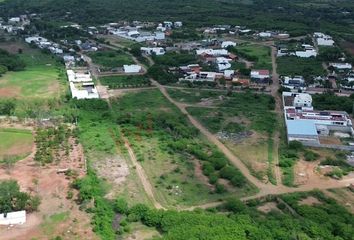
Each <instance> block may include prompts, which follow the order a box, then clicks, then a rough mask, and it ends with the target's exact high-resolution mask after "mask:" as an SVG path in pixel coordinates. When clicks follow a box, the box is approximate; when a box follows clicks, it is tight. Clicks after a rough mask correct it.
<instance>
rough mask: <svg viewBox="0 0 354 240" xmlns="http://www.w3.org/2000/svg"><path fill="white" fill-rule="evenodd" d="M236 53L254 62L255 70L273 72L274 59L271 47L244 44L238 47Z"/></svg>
mask: <svg viewBox="0 0 354 240" xmlns="http://www.w3.org/2000/svg"><path fill="white" fill-rule="evenodd" d="M236 51H237V52H236V53H237V54H239V55H240V57H243V58H245V59H247V60H249V61H252V62H254V68H255V69H268V70H272V58H271V51H270V48H269V47H266V46H260V45H255V44H244V45H240V46H237V47H236Z"/></svg>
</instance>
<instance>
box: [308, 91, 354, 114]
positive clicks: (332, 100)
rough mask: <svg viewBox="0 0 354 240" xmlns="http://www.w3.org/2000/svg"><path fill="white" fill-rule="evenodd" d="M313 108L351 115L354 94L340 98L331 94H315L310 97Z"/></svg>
mask: <svg viewBox="0 0 354 240" xmlns="http://www.w3.org/2000/svg"><path fill="white" fill-rule="evenodd" d="M312 99H313V106H314V108H315V109H318V110H337V111H346V112H347V113H353V104H354V94H352V95H351V96H350V97H340V96H337V95H335V94H333V93H326V94H315V95H313V96H312Z"/></svg>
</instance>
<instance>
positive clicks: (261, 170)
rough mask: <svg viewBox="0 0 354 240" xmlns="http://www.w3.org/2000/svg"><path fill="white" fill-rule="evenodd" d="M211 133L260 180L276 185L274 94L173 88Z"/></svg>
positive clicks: (174, 96) (175, 94)
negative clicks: (273, 164) (273, 168)
mask: <svg viewBox="0 0 354 240" xmlns="http://www.w3.org/2000/svg"><path fill="white" fill-rule="evenodd" d="M168 92H169V94H170V95H171V97H173V98H174V99H176V100H177V101H180V102H183V103H187V104H194V105H193V106H190V107H188V108H187V110H188V112H189V113H190V114H191V115H192V116H195V117H196V118H197V119H198V120H199V121H200V122H201V123H202V124H203V125H204V126H205V127H206V128H208V129H209V131H210V132H212V133H213V134H216V135H217V136H218V137H219V139H220V140H221V141H223V142H224V143H225V144H226V146H227V147H228V148H229V149H230V150H231V151H232V152H233V153H234V154H235V155H236V156H237V157H239V158H240V160H242V161H243V162H244V163H245V164H246V165H247V167H248V168H249V169H250V171H251V173H252V174H253V175H255V176H256V177H257V178H259V179H261V180H265V181H272V182H274V181H275V180H274V176H273V171H271V170H270V168H271V164H272V161H273V140H272V136H273V134H274V131H275V126H276V123H277V119H276V116H275V114H274V113H273V112H272V111H273V110H274V107H275V102H274V99H273V98H272V97H271V96H270V95H265V94H258V93H252V92H246V93H230V94H226V93H221V92H213V91H204V90H193V89H191V90H179V89H169V90H168Z"/></svg>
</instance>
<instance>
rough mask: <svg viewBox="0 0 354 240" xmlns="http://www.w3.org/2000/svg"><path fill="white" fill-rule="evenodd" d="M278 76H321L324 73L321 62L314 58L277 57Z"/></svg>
mask: <svg viewBox="0 0 354 240" xmlns="http://www.w3.org/2000/svg"><path fill="white" fill-rule="evenodd" d="M277 64H278V73H279V74H280V75H290V76H294V75H301V76H305V77H306V76H321V75H323V74H324V73H325V70H324V69H323V67H322V62H321V61H320V60H317V59H315V58H299V57H279V58H277Z"/></svg>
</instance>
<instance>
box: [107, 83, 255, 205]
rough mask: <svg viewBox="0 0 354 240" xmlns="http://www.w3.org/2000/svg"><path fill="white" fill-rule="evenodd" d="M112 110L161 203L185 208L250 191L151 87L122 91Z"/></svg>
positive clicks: (234, 171) (173, 108)
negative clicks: (134, 90) (227, 195)
mask: <svg viewBox="0 0 354 240" xmlns="http://www.w3.org/2000/svg"><path fill="white" fill-rule="evenodd" d="M112 108H113V112H115V113H116V118H117V120H116V121H117V123H118V124H119V126H120V128H121V131H122V133H123V134H124V135H125V136H126V137H127V138H128V139H129V142H130V143H131V144H132V148H133V149H134V151H135V153H136V156H137V159H138V161H140V162H141V165H142V166H143V168H144V169H145V172H146V174H147V175H148V177H149V179H150V181H151V182H152V183H153V185H154V186H155V188H156V189H155V191H156V194H157V198H158V200H159V201H160V202H161V203H162V204H163V205H166V206H181V205H182V206H183V205H186V206H188V205H194V204H198V203H199V204H200V203H206V202H208V201H213V200H214V201H215V200H217V199H219V198H222V197H224V196H225V194H228V192H230V193H236V192H237V194H238V195H244V194H247V193H249V192H252V191H254V189H253V188H252V187H251V186H250V185H249V184H248V183H247V181H246V179H245V178H244V177H243V175H242V174H241V173H240V172H239V171H238V170H237V169H235V168H234V167H233V166H232V165H230V164H229V163H228V160H227V159H226V157H225V156H224V155H223V154H222V153H220V152H219V151H218V150H217V149H216V147H214V146H212V145H210V144H208V143H207V142H206V141H205V140H204V139H203V138H202V137H201V136H200V134H199V132H198V131H197V130H196V129H194V128H193V127H191V126H190V124H189V123H188V122H187V119H186V118H184V117H183V115H181V114H180V113H179V112H178V111H177V109H176V108H175V107H174V106H172V105H171V104H170V103H168V102H167V100H166V99H165V98H164V97H163V96H162V94H161V93H159V92H158V91H157V90H149V91H141V92H139V93H132V94H126V95H124V96H123V97H122V98H119V99H117V100H116V101H114V102H112Z"/></svg>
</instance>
